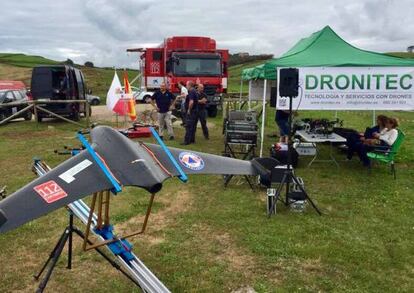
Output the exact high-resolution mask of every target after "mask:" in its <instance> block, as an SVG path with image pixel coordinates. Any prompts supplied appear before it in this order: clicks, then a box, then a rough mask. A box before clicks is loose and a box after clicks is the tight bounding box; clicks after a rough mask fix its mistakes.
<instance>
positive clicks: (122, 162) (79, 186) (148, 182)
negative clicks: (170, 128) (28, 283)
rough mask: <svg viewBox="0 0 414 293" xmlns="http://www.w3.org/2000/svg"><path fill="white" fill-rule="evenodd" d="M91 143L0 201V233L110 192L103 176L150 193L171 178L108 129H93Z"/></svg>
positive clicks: (132, 145)
mask: <svg viewBox="0 0 414 293" xmlns="http://www.w3.org/2000/svg"><path fill="white" fill-rule="evenodd" d="M91 138H92V142H93V143H92V145H90V150H89V151H88V150H84V151H82V152H81V153H79V154H78V155H76V156H74V157H72V158H70V159H68V160H67V161H65V162H63V163H62V164H60V165H59V166H57V167H56V168H54V169H52V170H51V171H49V172H48V173H46V174H45V175H44V176H42V177H40V178H37V179H35V180H34V181H32V182H31V183H29V184H27V185H26V186H24V187H23V188H21V189H20V190H18V191H16V192H15V193H13V194H11V195H9V196H8V197H7V198H6V199H4V200H2V201H0V233H3V232H6V231H8V230H11V229H14V228H16V227H18V226H20V225H23V224H24V223H26V222H29V221H31V220H34V219H36V218H39V217H40V216H42V215H44V214H47V213H49V212H51V211H54V210H56V209H58V208H61V207H64V206H66V205H67V204H69V203H71V202H73V201H76V200H78V199H80V198H83V197H85V196H87V195H90V194H92V193H94V192H98V191H102V190H107V189H113V188H114V183H113V181H112V182H111V180H110V179H109V178H108V177H111V178H112V179H113V180H115V182H116V183H117V184H118V185H124V186H137V187H141V188H144V189H146V190H147V191H149V192H154V193H155V192H157V191H159V190H160V189H161V186H162V185H161V183H162V182H163V181H164V180H165V179H167V178H169V177H171V175H170V174H167V173H165V172H164V171H163V170H162V169H161V168H160V167H159V166H158V165H157V164H155V163H154V159H153V158H152V157H151V156H150V154H148V152H147V151H146V150H144V149H143V148H141V147H140V146H139V145H137V144H136V143H134V142H132V141H131V140H129V139H128V138H126V137H125V136H123V135H122V134H120V133H119V132H118V131H116V130H114V129H112V128H110V127H103V126H101V127H96V128H94V129H93V130H92V132H91ZM92 154H94V155H92ZM108 174H109V175H108Z"/></svg>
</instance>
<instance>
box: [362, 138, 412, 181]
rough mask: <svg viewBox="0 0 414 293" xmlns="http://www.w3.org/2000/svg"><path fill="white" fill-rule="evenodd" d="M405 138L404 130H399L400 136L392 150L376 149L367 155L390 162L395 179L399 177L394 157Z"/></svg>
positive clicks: (380, 160)
mask: <svg viewBox="0 0 414 293" xmlns="http://www.w3.org/2000/svg"><path fill="white" fill-rule="evenodd" d="M404 139H405V134H404V132H402V131H401V130H398V137H397V139H396V140H395V142H394V144H393V145H392V147H391V149H390V150H375V151H372V152H369V153H367V156H368V158H370V159H373V160H377V161H379V162H383V163H386V164H390V167H391V174H393V175H394V179H397V175H396V172H395V163H394V157H395V155H396V154H397V152H398V150H399V149H400V147H401V144H402V142H403V141H404Z"/></svg>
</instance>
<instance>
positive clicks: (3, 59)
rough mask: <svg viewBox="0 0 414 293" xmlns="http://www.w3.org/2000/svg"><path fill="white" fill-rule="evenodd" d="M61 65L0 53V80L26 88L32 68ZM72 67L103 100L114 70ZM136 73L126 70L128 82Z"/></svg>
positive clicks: (60, 62)
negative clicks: (76, 69)
mask: <svg viewBox="0 0 414 293" xmlns="http://www.w3.org/2000/svg"><path fill="white" fill-rule="evenodd" d="M63 63H64V61H55V60H50V59H47V58H44V57H41V56H31V55H25V54H11V53H0V79H11V80H21V81H23V82H24V83H25V84H26V85H27V86H30V81H31V76H32V68H33V67H35V66H37V65H57V64H63ZM74 66H75V67H77V68H80V69H81V70H82V72H83V73H84V75H85V79H86V84H87V86H88V89H91V90H92V94H94V95H97V96H100V97H101V99H105V97H106V93H107V91H108V89H109V86H110V85H111V82H112V78H113V77H114V70H113V69H110V68H99V67H86V66H83V65H77V64H75V65H74ZM138 73H139V71H138V70H130V69H128V76H129V80H130V81H132V80H133V79H134V78H135V76H137V74H138ZM118 76H119V77H120V78H121V79H122V73H121V71H118ZM132 85H133V84H132Z"/></svg>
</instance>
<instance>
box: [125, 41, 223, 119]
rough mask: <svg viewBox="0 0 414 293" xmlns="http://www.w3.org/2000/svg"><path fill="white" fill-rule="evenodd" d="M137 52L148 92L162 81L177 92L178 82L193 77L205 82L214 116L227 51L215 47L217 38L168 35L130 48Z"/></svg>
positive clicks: (209, 108) (209, 106) (219, 101)
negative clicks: (150, 45) (151, 43)
mask: <svg viewBox="0 0 414 293" xmlns="http://www.w3.org/2000/svg"><path fill="white" fill-rule="evenodd" d="M128 51H130V52H140V53H142V54H141V56H140V62H141V72H142V80H141V85H143V86H144V88H145V89H146V90H147V91H155V90H156V89H158V88H159V86H160V84H161V83H162V82H165V83H167V84H168V86H169V88H170V91H171V92H172V93H174V94H176V95H177V94H179V92H180V90H179V87H178V83H179V82H184V83H186V82H187V81H189V80H192V81H193V82H195V83H196V84H199V83H202V84H203V85H204V92H205V93H206V95H207V97H208V104H207V107H206V109H207V111H208V114H209V116H210V117H214V116H216V115H217V107H218V106H219V105H221V102H222V94H223V93H226V92H227V78H228V72H227V62H228V50H222V49H217V48H216V41H215V40H213V39H211V38H207V37H171V38H167V39H165V40H164V42H163V43H162V44H161V45H160V46H159V47H157V48H145V49H143V48H140V49H129V50H128Z"/></svg>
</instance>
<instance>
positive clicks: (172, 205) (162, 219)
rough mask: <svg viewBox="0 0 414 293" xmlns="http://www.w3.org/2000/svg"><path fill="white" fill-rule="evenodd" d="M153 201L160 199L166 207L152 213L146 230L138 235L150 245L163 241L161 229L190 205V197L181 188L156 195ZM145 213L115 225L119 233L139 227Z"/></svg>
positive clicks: (122, 233) (135, 229)
mask: <svg viewBox="0 0 414 293" xmlns="http://www.w3.org/2000/svg"><path fill="white" fill-rule="evenodd" d="M154 201H160V202H161V203H163V204H164V205H165V206H166V207H165V208H164V209H162V210H160V211H158V212H157V213H152V214H151V215H150V217H149V220H148V225H147V230H146V232H145V233H144V234H142V235H140V236H139V238H140V241H141V240H142V241H145V242H147V243H148V244H150V245H157V244H160V243H162V242H164V237H163V236H162V233H161V232H162V230H164V228H165V227H167V226H169V225H170V224H171V223H172V222H173V219H174V216H175V215H178V214H180V213H183V212H185V211H187V210H188V209H189V208H190V206H191V201H192V197H191V194H190V192H188V191H187V190H181V191H179V192H177V193H174V194H171V193H166V194H162V195H161V196H156V197H155V199H154ZM144 218H145V215H142V216H138V217H133V218H131V219H129V220H128V221H126V222H124V223H122V224H119V225H117V226H116V231H119V235H126V234H129V233H132V232H135V231H137V230H139V229H141V226H142V223H143V222H144ZM160 234H161V235H160Z"/></svg>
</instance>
